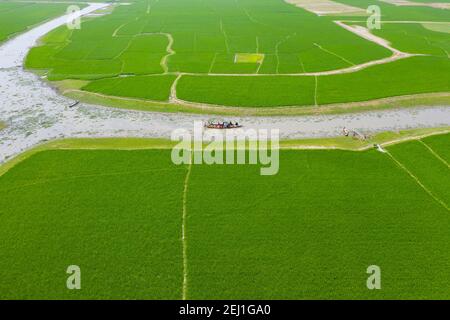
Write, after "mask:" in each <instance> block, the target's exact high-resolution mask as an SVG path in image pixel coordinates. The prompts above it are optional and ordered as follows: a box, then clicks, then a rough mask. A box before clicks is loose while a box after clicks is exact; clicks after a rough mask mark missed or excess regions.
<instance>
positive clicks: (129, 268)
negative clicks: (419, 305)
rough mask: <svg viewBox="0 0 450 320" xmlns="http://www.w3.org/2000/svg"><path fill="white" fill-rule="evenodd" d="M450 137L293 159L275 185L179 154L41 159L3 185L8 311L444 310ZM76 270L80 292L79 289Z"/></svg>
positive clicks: (449, 280)
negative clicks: (384, 303) (359, 305)
mask: <svg viewBox="0 0 450 320" xmlns="http://www.w3.org/2000/svg"><path fill="white" fill-rule="evenodd" d="M449 139H450V135H441V136H432V137H428V138H424V139H422V140H420V141H411V142H406V143H402V144H398V145H394V146H391V147H387V148H386V149H387V151H388V153H381V152H378V151H376V150H369V151H364V152H353V151H342V150H328V151H327V150H322V151H320V150H315V151H314V150H303V151H302V150H281V153H280V172H279V174H278V175H276V176H271V177H267V176H266V177H264V176H260V175H259V169H260V168H259V166H255V165H239V166H225V165H223V166H221V165H216V166H207V165H205V166H203V165H193V166H192V168H191V173H190V175H189V176H187V173H188V168H187V167H186V166H175V165H173V164H172V163H171V161H170V150H139V151H125V150H117V151H112V150H110V151H106V150H104V151H102V150H95V151H92V150H91V151H89V150H57V151H55V150H52V151H42V152H40V153H37V154H35V155H33V156H31V157H30V158H28V159H26V160H24V161H23V162H21V163H18V164H17V165H16V166H15V167H13V168H12V169H10V170H9V171H8V172H6V173H5V174H4V175H3V176H1V177H0V192H1V194H2V197H0V207H1V208H2V210H3V211H2V214H1V215H0V244H1V245H0V246H1V251H2V259H0V278H1V279H2V281H1V282H0V292H1V293H0V297H1V298H35V299H38V298H52V299H57V298H62V299H67V298H80V299H83V298H129V299H157V298H160V299H181V298H182V297H185V298H188V299H283V298H285V299H296V298H300V299H308V298H322V299H323V298H343V299H352V298H360V299H382V298H385V299H394V298H403V299H417V298H428V299H440V298H441V299H443V298H446V297H448V292H449V290H450V276H449V274H448V268H449V263H448V261H449V259H450V233H449V232H448V230H449V229H450V215H449V209H448V206H449V205H450V194H449V191H448V181H450V171H449V167H448V162H449V160H450V154H449V148H448V145H449V141H450V140H449ZM81 145H82V144H80V146H81ZM187 177H188V179H187ZM185 182H186V185H187V188H186V185H185ZM249 189H251V190H252V193H249V192H248V190H249ZM398 190H401V192H398ZM183 198H184V199H185V200H186V202H185V207H184V209H183ZM183 212H185V216H184V217H185V221H184V220H183ZM183 226H184V228H185V229H184V230H185V237H184V239H182V233H181V232H182V229H183ZM183 252H184V254H183ZM72 264H77V265H79V266H80V267H81V270H82V288H83V289H82V290H75V291H70V290H67V289H66V286H65V284H66V277H67V275H66V273H65V270H66V268H67V266H68V265H72ZM373 264H376V265H379V266H380V267H381V268H382V272H383V290H375V291H376V292H375V291H370V290H367V288H366V279H367V274H366V269H367V267H368V266H369V265H373ZM423 270H427V272H423ZM405 274H407V275H408V276H407V277H405ZM184 280H185V282H184V283H185V285H183V281H184Z"/></svg>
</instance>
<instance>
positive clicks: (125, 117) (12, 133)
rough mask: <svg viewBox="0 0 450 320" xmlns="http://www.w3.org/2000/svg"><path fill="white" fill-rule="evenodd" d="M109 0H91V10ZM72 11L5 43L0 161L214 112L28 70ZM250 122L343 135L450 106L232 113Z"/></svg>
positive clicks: (162, 131)
mask: <svg viewBox="0 0 450 320" xmlns="http://www.w3.org/2000/svg"><path fill="white" fill-rule="evenodd" d="M104 6H107V4H101V3H100V4H99V3H97V4H91V5H89V6H88V7H86V8H85V9H83V10H82V12H81V14H87V13H90V12H92V11H95V10H97V9H99V8H102V7H104ZM66 21H67V16H63V17H60V18H57V19H54V20H51V21H49V22H46V23H44V24H42V25H40V26H38V27H36V28H34V29H31V30H29V31H27V32H26V33H24V34H22V35H20V36H18V37H16V38H13V39H12V40H10V41H8V42H6V43H5V44H3V45H2V46H1V47H0V57H1V60H0V121H2V122H5V123H6V124H7V125H8V126H7V128H6V129H3V130H0V163H2V162H4V161H5V160H7V159H9V158H11V157H12V156H14V155H17V154H18V153H20V152H23V151H24V150H26V149H29V148H31V147H33V146H35V145H37V144H39V143H42V142H44V141H48V140H53V139H60V138H69V137H162V138H169V137H170V134H171V132H172V131H173V130H175V129H177V128H186V129H189V130H192V127H193V122H194V121H206V120H207V119H209V118H211V117H214V116H208V115H189V114H182V113H155V112H141V111H131V110H122V109H114V108H107V107H101V106H94V105H88V104H83V103H81V104H79V105H78V106H76V107H75V108H72V109H71V108H69V107H68V106H69V105H70V104H71V103H73V101H72V100H71V99H69V98H66V97H64V96H61V95H59V94H58V93H57V92H56V91H55V90H53V89H52V88H50V87H49V86H48V85H47V84H46V83H45V82H43V81H41V79H40V78H39V77H37V76H36V75H34V74H32V73H30V72H27V71H24V70H23V60H24V58H25V56H26V54H27V52H28V50H29V49H30V48H31V47H32V46H33V45H35V43H36V41H37V40H38V39H39V38H40V37H41V36H43V35H44V34H46V33H48V32H49V31H51V30H52V29H55V28H56V27H58V26H60V25H63V24H65V23H66ZM233 120H237V121H239V122H240V123H242V124H244V125H245V128H255V129H279V130H280V136H281V137H282V138H292V139H298V138H316V137H317V138H318V137H332V136H337V135H340V134H341V132H342V128H343V127H344V126H345V127H347V128H351V129H355V130H359V131H361V132H365V133H374V132H380V131H386V130H402V129H410V128H424V127H438V126H439V127H440V126H450V106H443V107H430V108H409V109H398V110H386V111H373V112H363V113H357V114H347V115H321V116H319V115H318V116H296V117H270V118H269V117H233Z"/></svg>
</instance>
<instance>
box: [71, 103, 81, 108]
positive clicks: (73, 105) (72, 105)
mask: <svg viewBox="0 0 450 320" xmlns="http://www.w3.org/2000/svg"><path fill="white" fill-rule="evenodd" d="M79 103H80V101H75V102H74V103H72V104H71V105H70V106H69V108H73V107H75V106H76V105H77V104H79Z"/></svg>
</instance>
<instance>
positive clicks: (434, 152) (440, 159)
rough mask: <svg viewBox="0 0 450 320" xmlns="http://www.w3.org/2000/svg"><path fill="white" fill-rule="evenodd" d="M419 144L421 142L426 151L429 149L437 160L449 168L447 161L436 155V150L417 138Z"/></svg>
mask: <svg viewBox="0 0 450 320" xmlns="http://www.w3.org/2000/svg"><path fill="white" fill-rule="evenodd" d="M418 141H419V142H420V143H421V144H423V145H424V146H425V148H427V149H428V151H430V152H431V153H432V154H433V155H434V156H435V157H436V158H437V159H438V160H439V161H441V162H442V163H443V164H445V165H446V166H447V168H450V165H449V164H448V163H447V161H445V160H444V159H442V158H441V156H440V155H438V154H437V153H436V151H434V150H433V149H432V148H431V147H430V146H429V145H427V144H426V143H425V142H423V141H422V140H418Z"/></svg>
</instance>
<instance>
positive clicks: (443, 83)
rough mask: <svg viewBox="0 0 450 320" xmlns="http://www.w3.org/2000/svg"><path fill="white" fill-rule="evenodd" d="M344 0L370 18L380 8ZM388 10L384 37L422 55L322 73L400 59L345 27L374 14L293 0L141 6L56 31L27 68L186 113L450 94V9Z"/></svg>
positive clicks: (144, 2)
mask: <svg viewBox="0 0 450 320" xmlns="http://www.w3.org/2000/svg"><path fill="white" fill-rule="evenodd" d="M338 2H341V3H344V4H348V5H352V6H354V7H358V8H361V9H363V10H365V9H366V8H367V7H368V6H369V5H371V4H373V3H372V2H373V1H369V0H361V1H360V0H358V1H356V0H340V1H338ZM376 4H377V5H379V6H380V8H381V12H382V21H383V23H382V28H381V29H380V30H374V31H373V34H375V35H376V36H378V37H381V38H383V39H385V40H387V41H388V42H390V43H391V45H392V46H393V47H394V48H395V49H398V50H401V51H403V52H406V53H410V54H417V55H419V56H413V57H409V58H406V59H403V60H396V61H391V62H388V63H383V64H376V65H372V66H370V67H367V68H364V69H361V70H355V71H352V72H349V73H344V74H334V75H326V74H319V75H314V74H311V73H317V72H326V71H332V70H341V69H344V70H345V69H348V68H352V67H354V66H358V65H361V64H364V63H369V62H371V61H376V60H381V59H385V58H388V57H390V56H391V55H392V52H391V51H390V50H388V49H387V48H385V47H383V46H381V45H379V44H377V43H374V42H371V41H368V40H367V39H364V38H363V37H361V36H359V35H356V34H354V33H352V32H350V31H348V30H345V29H344V28H342V27H341V26H339V25H337V24H336V23H335V21H344V23H345V24H347V25H349V26H354V25H359V26H365V25H366V23H365V22H366V19H367V17H365V16H345V15H343V14H334V15H330V16H326V15H325V16H319V15H316V14H315V13H312V12H309V11H306V10H305V9H302V8H299V7H296V6H294V5H290V4H288V3H286V2H284V1H283V0H236V1H228V0H209V1H202V0H183V1H181V0H135V1H131V3H130V5H114V6H113V7H111V8H110V9H107V10H105V11H104V13H106V14H105V15H103V16H99V17H96V18H92V17H88V18H85V19H84V20H83V21H84V22H83V24H82V28H81V29H80V30H69V29H67V28H66V27H65V26H63V27H60V28H59V29H56V30H54V31H53V32H50V33H49V34H48V35H46V36H45V37H44V38H43V39H42V41H41V43H40V45H39V46H38V47H36V48H33V49H32V50H31V52H30V54H29V55H28V57H27V60H26V67H27V68H29V69H32V70H37V71H39V73H40V74H41V73H42V72H44V73H45V74H46V76H47V78H48V79H49V80H50V81H63V80H82V81H83V82H81V84H80V83H78V85H77V86H74V87H72V88H68V89H71V90H72V91H73V90H75V91H76V94H77V95H78V97H81V98H83V96H84V98H85V99H88V98H91V99H92V98H93V97H94V95H98V94H100V95H106V96H116V97H120V98H124V99H130V98H131V99H136V98H137V99H142V100H148V101H154V102H159V103H161V102H165V103H166V102H175V103H177V104H180V105H183V103H184V104H187V103H191V104H192V103H194V104H205V103H206V104H210V105H218V106H222V107H223V106H226V107H244V108H246V107H259V108H269V107H272V108H273V107H280V106H297V107H299V108H301V107H305V106H317V107H320V106H321V105H329V104H336V103H349V102H363V101H371V100H376V99H382V98H387V97H399V96H409V95H419V94H442V93H448V92H449V91H450V81H449V76H448V75H449V74H450V59H449V52H450V36H449V31H448V28H450V24H449V21H450V10H444V9H436V8H428V7H403V6H402V7H397V6H394V5H391V4H387V3H383V2H380V1H377V3H376ZM42 5H43V4H42ZM425 22H426V23H425ZM240 57H248V58H247V59H245V58H244V59H241V58H240ZM66 83H67V81H66ZM72 94H73V92H72ZM447 99H448V97H447ZM432 102H433V101H431V100H430V102H429V103H430V104H431V103H432ZM435 103H437V102H435ZM439 103H441V100H440V101H439ZM411 104H417V102H416V101H415V100H414V97H412V98H411ZM142 108H144V109H145V107H144V106H141V107H140V108H139V109H142ZM163 109H164V107H163ZM166 109H168V110H170V109H171V107H170V106H167V107H166ZM316 111H318V112H320V108H318V110H316ZM212 112H214V110H213V111H212Z"/></svg>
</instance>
